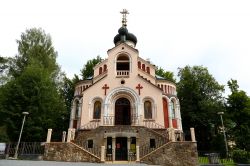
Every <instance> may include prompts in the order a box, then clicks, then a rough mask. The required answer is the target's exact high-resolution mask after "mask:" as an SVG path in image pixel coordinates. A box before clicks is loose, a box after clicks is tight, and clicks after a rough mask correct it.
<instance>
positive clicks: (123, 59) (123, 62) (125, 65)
mask: <svg viewBox="0 0 250 166" xmlns="http://www.w3.org/2000/svg"><path fill="white" fill-rule="evenodd" d="M116 70H129V57H128V56H127V55H119V57H118V58H117V62H116Z"/></svg>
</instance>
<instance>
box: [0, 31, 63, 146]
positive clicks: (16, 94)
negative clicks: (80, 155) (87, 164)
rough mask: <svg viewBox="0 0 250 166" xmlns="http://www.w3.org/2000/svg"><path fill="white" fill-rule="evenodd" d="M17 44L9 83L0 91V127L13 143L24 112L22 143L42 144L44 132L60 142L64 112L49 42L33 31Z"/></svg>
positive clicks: (48, 37)
mask: <svg viewBox="0 0 250 166" xmlns="http://www.w3.org/2000/svg"><path fill="white" fill-rule="evenodd" d="M17 43H18V55H16V56H15V58H14V59H13V61H12V63H11V64H10V71H9V74H10V77H11V79H10V80H9V81H8V82H7V83H6V84H4V85H3V86H2V87H1V88H0V92H1V93H0V126H3V125H5V126H6V128H7V134H8V137H9V139H10V140H11V141H17V138H18V134H19V132H20V126H21V123H22V118H23V115H22V112H24V111H27V112H29V113H30V114H29V115H28V117H27V121H26V122H25V128H24V133H23V137H22V140H23V141H44V140H45V139H46V133H47V129H48V128H52V129H55V130H54V131H56V132H55V134H54V135H56V136H57V137H58V138H60V137H61V132H62V130H63V128H64V126H65V125H64V124H65V119H66V118H65V116H66V115H67V112H66V109H65V104H64V102H63V99H62V97H61V95H60V93H59V89H58V85H57V78H58V76H59V71H60V69H59V67H58V65H57V63H56V56H57V53H56V52H55V50H54V47H53V46H52V42H51V38H50V36H49V35H47V34H46V33H45V32H44V31H43V30H42V29H36V28H33V29H29V30H26V32H25V33H22V35H21V39H20V40H17ZM60 130H61V131H60ZM59 135H60V137H59Z"/></svg>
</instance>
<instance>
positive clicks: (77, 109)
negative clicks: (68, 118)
mask: <svg viewBox="0 0 250 166" xmlns="http://www.w3.org/2000/svg"><path fill="white" fill-rule="evenodd" d="M79 115H80V112H79V101H78V100H77V101H76V105H75V119H77V118H78V117H79Z"/></svg>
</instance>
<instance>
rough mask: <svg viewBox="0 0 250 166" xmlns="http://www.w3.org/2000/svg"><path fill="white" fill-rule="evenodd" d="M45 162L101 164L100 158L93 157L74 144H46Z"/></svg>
mask: <svg viewBox="0 0 250 166" xmlns="http://www.w3.org/2000/svg"><path fill="white" fill-rule="evenodd" d="M43 159H44V160H52V161H71V162H93V163H99V162H100V158H98V157H97V156H94V155H92V154H91V153H89V152H88V151H86V150H84V149H83V148H81V147H79V146H77V145H75V144H74V143H71V142H69V143H61V142H56V143H53V142H52V143H47V144H45V152H44V158H43Z"/></svg>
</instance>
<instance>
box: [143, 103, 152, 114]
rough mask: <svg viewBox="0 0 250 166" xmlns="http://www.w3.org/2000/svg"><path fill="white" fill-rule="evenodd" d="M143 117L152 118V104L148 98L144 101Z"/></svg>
mask: <svg viewBox="0 0 250 166" xmlns="http://www.w3.org/2000/svg"><path fill="white" fill-rule="evenodd" d="M144 118H145V119H152V104H151V102H150V101H148V100H147V101H145V102H144Z"/></svg>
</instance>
